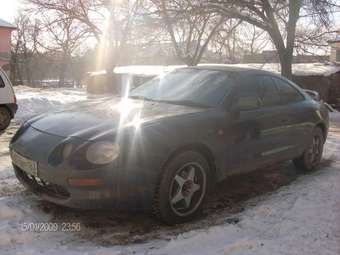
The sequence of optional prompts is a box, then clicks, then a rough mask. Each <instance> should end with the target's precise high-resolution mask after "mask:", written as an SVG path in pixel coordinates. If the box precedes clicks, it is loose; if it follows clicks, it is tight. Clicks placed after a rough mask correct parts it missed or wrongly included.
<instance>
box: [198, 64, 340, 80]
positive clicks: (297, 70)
mask: <svg viewBox="0 0 340 255" xmlns="http://www.w3.org/2000/svg"><path fill="white" fill-rule="evenodd" d="M203 65H206V64H203ZM209 65H211V64H209ZM226 66H228V65H226ZM229 66H232V67H242V68H253V69H260V70H265V71H269V72H273V73H277V74H281V66H280V64H279V63H267V64H234V65H229ZM292 69H293V74H294V75H296V76H325V77H328V76H330V75H332V74H334V73H338V72H340V65H336V64H333V63H300V64H293V66H292Z"/></svg>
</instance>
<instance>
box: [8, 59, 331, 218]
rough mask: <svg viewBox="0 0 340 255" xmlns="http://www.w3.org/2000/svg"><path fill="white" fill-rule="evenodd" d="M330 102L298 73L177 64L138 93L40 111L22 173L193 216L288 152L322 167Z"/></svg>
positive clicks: (59, 194) (76, 193) (19, 160)
mask: <svg viewBox="0 0 340 255" xmlns="http://www.w3.org/2000/svg"><path fill="white" fill-rule="evenodd" d="M328 122H329V120H328V111H327V109H326V107H325V106H324V104H323V102H322V101H317V100H314V99H313V98H311V97H310V96H309V95H308V94H307V93H306V92H304V91H303V90H302V89H300V88H299V87H298V86H296V85H295V84H294V83H292V82H291V81H289V80H287V79H285V78H283V77H281V76H278V75H275V74H272V73H269V72H264V71H258V70H251V69H240V68H232V67H228V66H200V67H189V68H182V69H178V70H175V71H173V72H170V73H168V74H167V75H165V76H162V77H158V78H155V79H153V80H151V81H149V82H147V83H145V84H143V85H141V86H140V87H138V88H136V89H135V90H133V91H132V92H131V94H130V95H129V97H128V98H106V99H100V100H94V101H89V102H86V103H82V104H79V105H76V106H74V107H73V108H72V109H68V110H64V111H60V112H55V113H50V114H47V115H43V116H38V117H36V118H34V119H32V120H29V121H28V122H26V123H25V124H24V125H23V126H22V127H21V128H20V129H19V131H18V132H17V134H16V135H15V136H14V138H13V140H12V142H11V144H10V149H11V156H12V160H13V165H14V169H15V173H16V175H17V177H18V179H19V180H20V181H21V182H22V183H23V184H24V185H26V186H27V187H28V188H29V189H30V190H32V191H33V192H35V193H36V194H38V195H39V196H41V197H42V198H43V199H46V200H48V201H51V202H54V203H57V204H60V205H64V206H69V207H77V208H98V207H106V208H107V207H111V208H117V209H128V210H143V211H149V212H152V213H153V214H154V215H156V216H157V217H159V218H160V219H161V220H163V221H164V222H166V223H169V224H172V223H178V222H184V221H188V220H191V219H192V218H193V217H194V216H195V215H197V214H198V213H199V212H200V211H201V208H202V204H203V202H204V200H205V198H206V195H207V193H208V192H209V191H210V190H211V189H212V188H213V187H214V185H215V183H216V182H219V181H221V180H223V179H225V178H227V177H228V176H230V175H233V174H239V173H242V172H247V171H251V170H254V169H258V168H261V167H264V166H266V165H268V164H273V163H276V162H280V161H285V160H293V162H294V163H295V165H296V166H298V167H299V168H301V169H304V170H312V169H314V168H315V167H317V165H318V164H319V162H320V160H321V157H322V151H323V145H324V143H325V140H326V137H327V132H328V125H329V124H328Z"/></svg>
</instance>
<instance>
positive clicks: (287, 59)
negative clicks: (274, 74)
mask: <svg viewBox="0 0 340 255" xmlns="http://www.w3.org/2000/svg"><path fill="white" fill-rule="evenodd" d="M278 54H279V58H280V64H281V74H282V76H284V77H286V78H287V79H290V80H291V79H292V77H293V71H292V64H293V54H292V53H291V52H289V51H288V50H279V51H278Z"/></svg>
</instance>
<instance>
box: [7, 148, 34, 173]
mask: <svg viewBox="0 0 340 255" xmlns="http://www.w3.org/2000/svg"><path fill="white" fill-rule="evenodd" d="M11 158H12V162H13V164H14V165H16V166H17V167H19V168H20V169H21V170H22V171H24V172H25V173H27V174H28V175H32V176H34V177H38V163H37V162H36V161H33V160H31V159H28V158H26V157H24V156H22V155H20V154H19V153H17V152H15V151H13V150H12V151H11Z"/></svg>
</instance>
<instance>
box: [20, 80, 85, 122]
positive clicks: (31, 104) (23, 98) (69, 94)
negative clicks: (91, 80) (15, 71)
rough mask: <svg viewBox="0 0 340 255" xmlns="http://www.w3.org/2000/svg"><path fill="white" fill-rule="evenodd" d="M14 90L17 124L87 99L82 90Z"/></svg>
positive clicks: (23, 88)
mask: <svg viewBox="0 0 340 255" xmlns="http://www.w3.org/2000/svg"><path fill="white" fill-rule="evenodd" d="M14 90H15V93H16V96H17V102H18V105H19V109H18V112H17V114H16V116H15V118H16V120H17V121H19V122H22V121H25V120H27V119H29V118H30V117H32V116H34V115H39V114H41V113H46V112H49V111H53V110H56V109H60V107H62V106H64V105H65V104H68V103H74V102H77V101H82V100H85V99H87V96H86V92H85V91H84V90H82V89H65V88H60V89H56V88H53V89H37V88H30V87H26V86H16V87H14Z"/></svg>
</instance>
